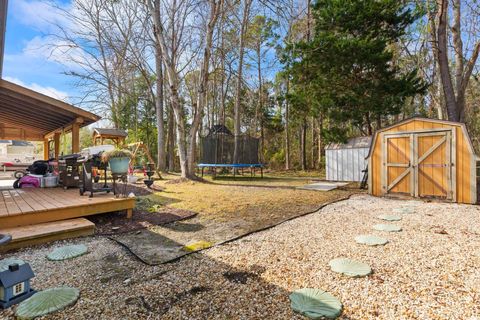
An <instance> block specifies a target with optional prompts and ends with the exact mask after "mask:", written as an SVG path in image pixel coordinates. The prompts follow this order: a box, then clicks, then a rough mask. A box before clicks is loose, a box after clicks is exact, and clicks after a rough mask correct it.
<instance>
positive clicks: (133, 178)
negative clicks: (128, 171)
mask: <svg viewBox="0 0 480 320" xmlns="http://www.w3.org/2000/svg"><path fill="white" fill-rule="evenodd" d="M137 180H138V177H137V176H134V175H128V176H127V182H128V183H136V182H137Z"/></svg>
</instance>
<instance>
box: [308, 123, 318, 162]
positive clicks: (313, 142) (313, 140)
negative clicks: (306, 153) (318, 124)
mask: <svg viewBox="0 0 480 320" xmlns="http://www.w3.org/2000/svg"><path fill="white" fill-rule="evenodd" d="M310 122H311V123H312V126H311V127H310V138H311V139H312V148H311V151H310V157H311V160H312V162H311V165H310V167H311V168H312V169H315V167H316V166H317V162H316V161H315V156H316V155H317V153H316V152H315V139H316V134H315V118H314V117H313V116H312V117H311V119H310Z"/></svg>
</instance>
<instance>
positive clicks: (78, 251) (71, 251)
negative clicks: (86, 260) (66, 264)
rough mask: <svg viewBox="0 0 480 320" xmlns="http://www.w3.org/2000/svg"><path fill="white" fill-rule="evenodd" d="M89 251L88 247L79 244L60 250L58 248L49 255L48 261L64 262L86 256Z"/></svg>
mask: <svg viewBox="0 0 480 320" xmlns="http://www.w3.org/2000/svg"><path fill="white" fill-rule="evenodd" d="M87 251H88V249H87V246H86V245H83V244H77V245H71V246H64V247H60V248H56V249H55V250H53V251H52V252H50V253H49V254H48V255H47V259H48V260H52V261H62V260H67V259H73V258H76V257H79V256H81V255H84V254H85V253H87Z"/></svg>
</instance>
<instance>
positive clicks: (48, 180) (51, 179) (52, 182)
mask: <svg viewBox="0 0 480 320" xmlns="http://www.w3.org/2000/svg"><path fill="white" fill-rule="evenodd" d="M57 184H58V177H57V176H48V177H43V185H44V186H45V188H54V187H56V186H57Z"/></svg>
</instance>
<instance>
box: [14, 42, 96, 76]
mask: <svg viewBox="0 0 480 320" xmlns="http://www.w3.org/2000/svg"><path fill="white" fill-rule="evenodd" d="M23 53H24V54H25V55H26V56H27V57H31V58H39V57H42V58H44V59H46V60H49V61H54V62H57V63H60V64H62V65H64V66H66V67H68V68H70V69H76V68H78V67H79V63H85V62H86V61H87V57H86V56H85V54H84V52H83V50H82V49H81V48H79V47H77V46H75V45H74V44H72V43H69V42H68V41H66V40H61V39H58V38H55V37H52V36H44V37H41V36H36V37H34V38H33V39H31V40H30V41H28V42H27V43H26V45H25V47H24V48H23Z"/></svg>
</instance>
